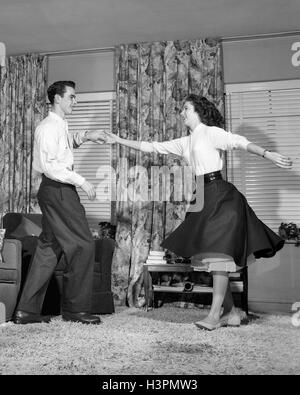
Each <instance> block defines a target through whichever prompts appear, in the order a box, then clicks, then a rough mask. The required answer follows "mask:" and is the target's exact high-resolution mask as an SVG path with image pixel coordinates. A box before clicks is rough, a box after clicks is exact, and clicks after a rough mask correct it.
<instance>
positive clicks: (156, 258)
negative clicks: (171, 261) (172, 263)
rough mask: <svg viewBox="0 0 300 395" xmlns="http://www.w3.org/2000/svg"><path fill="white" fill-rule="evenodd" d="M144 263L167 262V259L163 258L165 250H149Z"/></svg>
mask: <svg viewBox="0 0 300 395" xmlns="http://www.w3.org/2000/svg"><path fill="white" fill-rule="evenodd" d="M146 263H148V264H150V265H155V264H158V265H160V264H162V263H167V260H166V258H165V252H164V251H153V250H150V252H149V255H148V258H147V260H146Z"/></svg>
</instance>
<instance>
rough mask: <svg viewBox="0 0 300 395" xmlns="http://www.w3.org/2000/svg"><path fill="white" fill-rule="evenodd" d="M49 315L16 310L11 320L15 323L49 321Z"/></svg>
mask: <svg viewBox="0 0 300 395" xmlns="http://www.w3.org/2000/svg"><path fill="white" fill-rule="evenodd" d="M50 318H51V317H50V316H49V315H40V314H34V313H27V312H26V311H22V310H17V311H16V312H15V315H14V318H13V322H14V323H15V324H36V323H38V324H41V323H48V322H50Z"/></svg>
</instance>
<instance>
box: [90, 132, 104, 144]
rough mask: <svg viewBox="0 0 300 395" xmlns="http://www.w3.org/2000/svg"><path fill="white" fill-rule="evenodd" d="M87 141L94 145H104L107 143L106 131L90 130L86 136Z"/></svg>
mask: <svg viewBox="0 0 300 395" xmlns="http://www.w3.org/2000/svg"><path fill="white" fill-rule="evenodd" d="M85 137H86V139H87V140H90V141H93V142H94V143H98V144H103V143H105V142H106V132H105V130H89V131H88V132H86V135H85Z"/></svg>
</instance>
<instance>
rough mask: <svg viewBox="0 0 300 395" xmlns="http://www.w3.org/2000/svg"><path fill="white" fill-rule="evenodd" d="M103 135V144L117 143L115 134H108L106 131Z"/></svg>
mask: <svg viewBox="0 0 300 395" xmlns="http://www.w3.org/2000/svg"><path fill="white" fill-rule="evenodd" d="M104 134H105V136H104V138H105V140H104V143H105V144H115V143H117V140H118V136H117V135H116V134H113V133H111V132H108V131H105V132H104Z"/></svg>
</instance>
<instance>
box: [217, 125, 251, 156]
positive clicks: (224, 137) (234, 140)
mask: <svg viewBox="0 0 300 395" xmlns="http://www.w3.org/2000/svg"><path fill="white" fill-rule="evenodd" d="M209 133H210V139H211V141H212V143H213V145H214V147H215V148H217V149H221V150H223V151H226V150H234V149H243V150H245V151H246V150H247V146H248V144H250V141H249V140H248V139H247V138H246V137H244V136H241V135H239V134H235V133H231V132H226V131H225V130H224V129H221V128H217V127H211V128H209Z"/></svg>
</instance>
